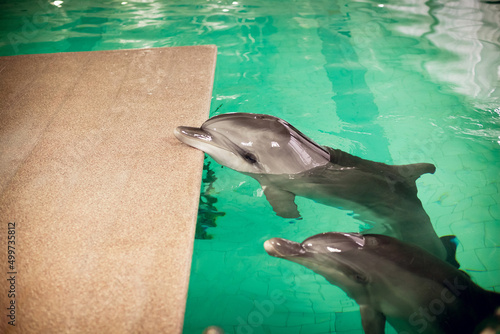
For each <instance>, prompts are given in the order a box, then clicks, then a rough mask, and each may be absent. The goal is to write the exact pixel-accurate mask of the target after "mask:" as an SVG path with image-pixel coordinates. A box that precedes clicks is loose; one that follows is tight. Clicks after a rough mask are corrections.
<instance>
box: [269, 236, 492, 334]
mask: <svg viewBox="0 0 500 334" xmlns="http://www.w3.org/2000/svg"><path fill="white" fill-rule="evenodd" d="M264 248H265V250H266V252H267V253H268V254H269V255H271V256H274V257H278V258H283V259H286V260H289V261H292V262H295V263H298V264H301V265H303V266H305V267H307V268H309V269H311V270H313V271H314V272H316V273H318V274H320V275H322V276H324V277H325V278H326V279H327V281H328V282H330V283H331V284H334V285H337V286H338V287H340V288H341V289H342V290H344V292H346V293H347V295H348V296H349V297H351V298H353V299H354V300H355V301H356V302H357V303H358V305H359V307H360V312H361V321H362V325H363V329H364V331H365V333H372V334H379V333H384V328H385V322H386V320H387V321H388V322H389V323H390V324H391V325H392V326H393V327H394V328H395V329H396V331H397V332H398V333H401V334H403V333H406V334H408V333H425V334H431V333H432V334H437V333H473V332H474V330H475V329H476V328H481V327H482V326H484V323H486V322H487V321H489V320H490V319H491V317H492V316H494V315H495V310H496V309H497V307H498V306H500V294H498V293H495V292H491V291H486V290H483V289H482V288H481V287H479V286H478V285H476V284H475V283H474V282H472V280H471V279H470V278H469V276H468V275H467V274H465V273H464V272H462V271H460V270H458V269H456V268H454V267H453V266H451V265H450V264H448V263H446V262H444V261H441V260H440V259H438V258H436V257H435V256H433V255H431V254H429V253H428V252H425V251H423V250H422V249H421V248H419V247H415V246H413V245H410V244H406V243H403V242H401V241H399V240H397V239H395V238H392V237H388V236H384V235H376V234H366V235H361V234H358V233H335V232H329V233H322V234H318V235H315V236H312V237H310V238H308V239H306V240H304V242H302V243H297V242H293V241H290V240H286V239H281V238H273V239H270V240H267V241H266V242H265V243H264Z"/></svg>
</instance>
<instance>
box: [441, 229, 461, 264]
mask: <svg viewBox="0 0 500 334" xmlns="http://www.w3.org/2000/svg"><path fill="white" fill-rule="evenodd" d="M439 239H440V240H441V242H442V243H443V246H444V248H445V249H446V260H445V261H446V262H448V263H449V264H451V265H452V266H453V267H455V268H457V269H458V268H460V263H458V261H457V259H456V252H457V245H458V239H457V237H456V236H454V235H445V236H443V237H441V238H439Z"/></svg>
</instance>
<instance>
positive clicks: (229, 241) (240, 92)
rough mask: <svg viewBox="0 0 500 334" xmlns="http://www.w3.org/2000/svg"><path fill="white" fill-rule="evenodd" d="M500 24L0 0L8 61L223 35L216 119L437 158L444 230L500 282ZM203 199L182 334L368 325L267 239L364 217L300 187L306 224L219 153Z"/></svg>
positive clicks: (215, 5)
mask: <svg viewBox="0 0 500 334" xmlns="http://www.w3.org/2000/svg"><path fill="white" fill-rule="evenodd" d="M499 25H500V4H494V3H486V2H479V1H473V0H469V1H467V0H458V1H445V0H438V1H427V2H422V1H416V0H405V1H395V0H389V1H385V0H384V1H371V0H363V1H360V0H351V1H348V0H336V1H330V0H294V1H282V0H266V1H264V0H237V1H225V0H221V1H217V0H207V1H203V0H197V1H195V0H190V1H188V0H181V1H154V0H142V1H133V0H126V1H123V0H117V1H111V0H108V1H97V0H92V1H71V0H64V1H42V0H34V1H27V0H24V1H23V0H22V1H17V2H12V3H10V4H6V3H2V4H1V5H0V35H1V40H0V56H6V55H18V54H33V53H51V52H69V51H98V50H112V49H130V48H146V47H164V46H182V45H203V44H216V45H217V47H218V59H217V68H216V77H215V83H214V92H213V99H212V109H211V116H214V115H218V114H224V113H228V112H250V113H265V114H271V115H274V116H277V117H280V118H283V119H285V120H286V121H288V122H289V123H291V124H293V125H294V126H295V127H296V128H298V129H299V130H300V131H302V132H303V133H304V134H306V135H307V136H309V137H310V138H312V139H313V140H314V141H316V142H317V143H319V144H321V145H326V146H330V147H333V148H338V149H341V150H343V151H346V152H349V153H351V154H353V155H355V156H359V157H361V158H365V159H370V160H374V161H378V162H384V163H388V164H409V163H417V162H429V163H433V164H434V165H436V168H437V170H436V172H435V174H426V175H424V176H422V177H421V178H419V179H418V180H417V187H418V191H419V193H418V194H419V198H420V199H421V201H422V203H423V206H424V208H425V210H426V212H427V214H428V215H429V216H430V219H431V221H432V224H433V227H434V229H435V231H436V233H437V234H438V235H439V236H444V235H450V234H451V235H456V236H457V238H458V240H459V245H458V248H457V259H458V261H459V262H460V264H461V269H463V270H464V271H466V272H467V273H468V274H469V275H470V276H471V277H472V279H473V280H474V281H475V282H476V283H477V284H479V285H480V286H481V287H483V288H485V289H488V290H494V291H497V292H500V252H499V251H498V246H499V241H500V205H499V204H500V182H499V181H500V26H499ZM179 125H181V124H179ZM201 195H202V196H201V201H200V211H199V216H198V226H197V239H196V240H195V245H194V255H193V262H192V270H191V279H190V287H189V292H188V300H187V307H186V314H185V321H184V331H183V333H184V334H194V333H202V331H203V329H204V328H206V327H208V326H218V327H220V328H222V329H223V330H224V331H225V333H238V334H240V333H245V334H253V333H255V334H258V333H273V334H274V333H283V334H284V333H286V334H292V333H305V334H316V333H362V332H363V331H362V329H361V322H360V315H359V311H358V310H359V307H358V305H357V304H356V303H355V302H354V300H353V299H351V298H349V297H348V296H347V295H346V294H345V293H344V292H343V291H342V290H341V289H340V288H337V287H336V286H333V285H331V284H330V283H328V281H326V280H325V278H324V277H322V276H320V275H317V274H315V273H314V272H312V271H311V270H309V269H307V268H305V267H302V266H299V265H297V264H294V263H291V262H288V261H284V260H280V259H276V258H274V257H270V256H269V255H268V254H267V253H266V252H265V250H264V248H263V243H264V241H266V240H267V239H270V238H272V237H282V238H286V239H290V240H294V241H302V240H304V239H306V238H307V237H310V236H312V235H315V234H318V233H322V232H328V231H341V232H359V231H362V230H363V229H364V228H365V227H366V226H364V225H363V224H362V223H361V222H360V221H359V220H357V219H355V217H353V214H352V212H349V211H346V210H340V209H337V208H333V207H328V206H324V205H321V204H318V203H315V202H314V201H312V200H308V199H305V198H301V197H297V198H296V203H297V205H298V207H299V209H300V213H301V216H302V219H285V218H281V217H279V216H277V215H276V214H275V213H274V212H273V210H272V207H271V206H270V205H269V203H268V202H267V200H266V198H265V196H264V195H263V192H262V189H261V187H260V185H259V184H258V182H257V181H255V180H254V179H252V178H250V177H248V176H245V175H243V174H240V173H238V172H235V171H233V170H231V169H228V168H226V167H222V166H221V165H219V164H218V163H217V162H215V161H214V160H212V159H211V158H209V157H206V159H205V165H204V180H203V184H202V194H201ZM386 332H388V333H394V332H395V331H394V330H393V329H392V328H390V327H388V328H387V329H386Z"/></svg>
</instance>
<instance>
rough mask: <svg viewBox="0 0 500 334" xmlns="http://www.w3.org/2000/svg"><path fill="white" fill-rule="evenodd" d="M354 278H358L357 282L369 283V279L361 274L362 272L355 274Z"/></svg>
mask: <svg viewBox="0 0 500 334" xmlns="http://www.w3.org/2000/svg"><path fill="white" fill-rule="evenodd" d="M354 279H355V280H356V282H358V283H361V284H363V283H368V279H367V278H366V277H365V276H364V275H361V274H355V275H354Z"/></svg>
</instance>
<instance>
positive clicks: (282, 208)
mask: <svg viewBox="0 0 500 334" xmlns="http://www.w3.org/2000/svg"><path fill="white" fill-rule="evenodd" d="M262 189H263V190H264V194H265V195H266V198H267V201H268V202H269V204H271V206H272V207H273V210H274V212H276V214H277V215H278V216H280V217H283V218H299V217H300V213H299V211H298V210H297V204H295V202H294V199H295V194H293V193H291V192H289V191H285V190H281V189H279V188H277V187H273V186H262Z"/></svg>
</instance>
